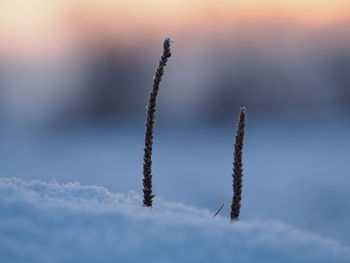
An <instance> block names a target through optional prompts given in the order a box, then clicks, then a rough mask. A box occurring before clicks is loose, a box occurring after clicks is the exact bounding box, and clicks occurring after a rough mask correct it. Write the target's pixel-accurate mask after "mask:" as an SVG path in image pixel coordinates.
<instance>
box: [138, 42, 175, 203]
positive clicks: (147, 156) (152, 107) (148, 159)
mask: <svg viewBox="0 0 350 263" xmlns="http://www.w3.org/2000/svg"><path fill="white" fill-rule="evenodd" d="M170 44H171V40H170V39H169V38H166V39H165V40H164V44H163V54H162V56H161V58H160V61H159V65H158V68H157V71H156V75H155V77H154V80H153V88H152V92H151V94H150V98H149V102H148V106H147V120H146V132H145V148H144V157H143V161H144V163H143V204H144V206H147V207H152V202H153V197H154V194H153V192H152V148H153V127H154V122H155V112H156V102H157V95H158V91H159V84H160V82H161V80H162V77H163V75H164V67H165V66H166V63H167V61H168V58H169V57H170V56H171V52H170Z"/></svg>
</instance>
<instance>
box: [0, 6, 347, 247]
mask: <svg viewBox="0 0 350 263" xmlns="http://www.w3.org/2000/svg"><path fill="white" fill-rule="evenodd" d="M165 37H170V38H171V39H173V40H174V41H175V44H173V47H172V53H173V56H172V57H171V59H170V61H169V63H168V66H167V68H166V73H165V77H164V80H163V82H162V84H161V90H160V94H159V97H158V102H159V103H158V111H157V123H156V131H155V145H154V156H153V159H154V167H153V174H154V190H155V193H156V194H157V196H160V197H162V198H164V199H167V200H170V201H178V202H184V203H186V204H190V205H195V206H198V207H204V208H209V209H211V210H213V211H214V210H216V209H217V208H218V207H219V206H220V205H221V204H222V203H225V204H226V207H225V209H224V211H223V212H222V213H223V215H228V213H229V206H230V202H231V183H232V182H231V175H230V173H231V169H232V150H233V142H234V132H235V125H236V119H237V117H238V112H239V108H240V107H241V106H243V105H245V106H247V109H248V110H247V112H248V126H247V137H246V148H245V152H244V161H245V178H244V183H245V188H244V198H243V204H242V214H241V218H242V220H245V219H256V218H259V219H278V220H282V221H284V222H286V223H288V224H292V225H295V226H297V227H299V228H302V229H306V230H309V231H314V232H317V233H319V234H322V235H325V236H329V237H332V238H336V239H338V240H340V241H341V242H343V243H346V244H350V238H349V236H350V229H349V228H348V227H347V224H348V222H349V220H350V205H349V201H348V200H350V191H349V190H350V178H349V176H350V174H349V169H350V162H349V161H350V160H349V155H350V139H349V138H350V135H349V134H350V118H349V113H350V2H349V1H348V0H248V1H247V0H230V1H229V0H217V1H209V0H192V1H185V0H167V1H160V0H148V1H142V0H134V1H126V0H84V1H82V0H27V1H21V0H1V1H0V174H1V176H4V177H19V178H22V179H25V180H31V179H40V180H46V181H50V180H55V181H57V182H60V183H67V182H71V181H78V182H80V183H82V184H96V185H102V186H105V187H107V188H108V189H109V190H111V191H114V192H117V191H119V192H124V193H127V192H128V191H129V190H130V189H133V190H136V191H137V192H138V193H140V194H141V187H142V186H141V182H142V155H143V144H144V142H143V134H144V119H145V107H146V104H147V100H148V95H149V92H150V90H151V86H152V78H153V74H154V71H155V68H156V66H157V64H158V60H159V56H160V53H161V51H162V41H163V40H164V38H165Z"/></svg>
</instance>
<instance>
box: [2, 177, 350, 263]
mask: <svg viewBox="0 0 350 263" xmlns="http://www.w3.org/2000/svg"><path fill="white" fill-rule="evenodd" d="M213 213H214V212H213V211H208V210H204V209H196V208H193V207H189V206H186V205H183V204H179V203H168V202H165V201H162V200H161V199H156V200H155V204H154V208H153V209H148V208H145V207H142V202H141V198H140V197H139V196H138V195H136V194H135V193H133V192H130V193H129V194H128V195H122V194H113V193H111V192H109V191H108V190H106V189H105V188H103V187H97V186H81V185H80V184H79V183H70V184H65V185H61V184H58V183H55V182H51V183H45V182H41V181H31V182H25V181H22V180H20V179H16V178H0V260H1V262H11V263H15V262H45V263H50V262H64V263H69V262H75V263H77V262H84V263H86V262H106V263H108V262H113V263H116V262H162V263H166V262H211V263H213V262H235V263H237V262H238V263H239V262H247V263H249V262H259V263H263V262H269V263H274V262H278V263H280V262H283V263H288V262H295V263H302V262H308V263H312V262H327V263H329V262H332V263H337V262H350V248H349V247H346V246H344V245H341V244H340V243H339V242H337V241H336V240H332V239H328V238H324V237H321V236H318V235H316V234H312V233H308V232H304V231H302V230H299V229H296V228H294V227H292V226H288V225H286V224H284V223H282V222H277V221H244V220H242V221H240V222H236V223H232V224H230V223H229V220H228V219H227V218H223V217H220V216H218V217H216V218H215V219H213V218H212V217H213Z"/></svg>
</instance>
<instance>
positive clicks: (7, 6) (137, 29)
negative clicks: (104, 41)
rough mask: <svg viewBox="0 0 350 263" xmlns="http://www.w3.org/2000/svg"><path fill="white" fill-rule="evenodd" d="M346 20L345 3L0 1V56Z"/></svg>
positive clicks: (349, 13)
mask: <svg viewBox="0 0 350 263" xmlns="http://www.w3.org/2000/svg"><path fill="white" fill-rule="evenodd" d="M349 21H350V2H349V1H348V0H217V1H209V0H192V1H188V0H166V1H164V0H147V1H145V0H74V1H72V0H26V1H24V0H0V35H1V36H0V38H1V39H0V52H1V51H2V52H4V51H5V52H6V53H19V54H20V53H21V52H22V53H31V52H34V53H36V52H38V51H40V52H49V53H50V52H52V51H55V50H56V51H57V50H63V49H64V48H65V47H67V46H68V47H69V46H71V45H72V43H76V42H77V41H78V40H79V39H80V38H82V37H84V36H86V35H91V34H92V35H93V34H97V35H98V36H101V35H108V36H109V37H112V38H118V40H119V41H121V42H123V41H124V42H131V41H135V40H136V38H135V35H139V36H144V35H150V34H151V35H152V37H153V36H158V35H163V34H165V33H168V34H171V35H175V36H176V35H177V34H183V33H191V32H197V33H198V32H204V33H208V32H217V31H220V32H225V30H227V29H230V30H233V29H238V30H239V29H240V28H242V27H244V26H245V25H247V24H248V25H249V24H254V25H259V24H261V23H262V24H264V23H268V24H295V25H299V26H300V25H301V26H304V27H313V28H314V27H316V28H322V27H327V26H333V25H344V24H347V23H348V22H349ZM157 40H158V39H157Z"/></svg>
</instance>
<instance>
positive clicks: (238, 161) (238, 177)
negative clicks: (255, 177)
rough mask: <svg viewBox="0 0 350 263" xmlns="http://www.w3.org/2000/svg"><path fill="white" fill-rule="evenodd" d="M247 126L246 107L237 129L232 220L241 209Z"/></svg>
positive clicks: (240, 115) (242, 109)
mask: <svg viewBox="0 0 350 263" xmlns="http://www.w3.org/2000/svg"><path fill="white" fill-rule="evenodd" d="M245 126H246V109H245V107H242V108H241V111H240V114H239V121H238V125H237V129H236V142H235V152H234V161H233V169H232V170H233V174H232V177H233V197H232V204H231V222H232V221H236V220H238V219H239V213H240V210H241V200H242V187H243V184H242V177H243V162H242V152H243V141H244V133H245Z"/></svg>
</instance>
